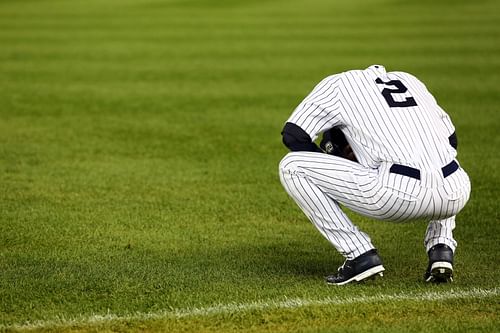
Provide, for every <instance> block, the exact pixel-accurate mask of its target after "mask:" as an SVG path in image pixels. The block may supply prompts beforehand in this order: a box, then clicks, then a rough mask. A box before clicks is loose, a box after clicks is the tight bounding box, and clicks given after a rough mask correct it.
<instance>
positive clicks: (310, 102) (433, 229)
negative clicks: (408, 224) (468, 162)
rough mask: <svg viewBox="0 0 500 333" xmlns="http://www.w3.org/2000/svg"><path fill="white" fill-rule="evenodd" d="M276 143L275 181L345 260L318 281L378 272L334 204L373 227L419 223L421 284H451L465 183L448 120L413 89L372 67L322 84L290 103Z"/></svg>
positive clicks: (366, 243) (404, 76)
mask: <svg viewBox="0 0 500 333" xmlns="http://www.w3.org/2000/svg"><path fill="white" fill-rule="evenodd" d="M321 134H322V135H323V136H322V141H321V142H320V146H319V147H318V146H317V145H316V143H315V140H316V139H317V138H318V137H319V136H320V135H321ZM282 135H283V143H284V144H285V145H286V146H287V147H288V148H289V149H290V150H291V152H290V153H288V154H287V155H286V156H285V157H284V158H283V159H282V160H281V162H280V165H279V173H280V180H281V183H282V184H283V186H284V188H285V190H286V191H287V193H288V194H289V195H290V196H291V197H292V198H293V199H294V200H295V202H296V203H297V204H298V206H299V207H300V208H301V209H302V211H303V212H304V213H305V214H306V216H307V217H308V218H309V219H310V220H311V222H312V223H313V224H314V225H315V226H316V228H317V229H318V230H319V231H320V233H321V234H322V235H323V236H324V237H326V239H327V240H328V241H329V242H330V243H331V244H332V245H333V246H334V247H335V248H336V249H337V250H338V251H339V252H340V253H341V254H342V255H343V256H344V257H345V262H344V264H343V265H342V266H341V267H339V269H338V272H337V273H336V274H334V275H331V276H328V277H327V278H326V282H327V283H329V284H336V285H343V284H346V283H349V282H352V281H362V280H364V279H367V278H369V277H375V276H376V275H380V276H382V274H383V273H382V272H383V271H384V270H385V269H384V266H383V264H382V260H381V259H380V257H379V255H378V253H377V250H376V248H375V246H374V245H373V243H372V241H371V239H370V237H369V236H368V235H367V234H366V233H364V232H363V231H361V230H360V229H359V228H357V227H356V226H355V225H354V224H353V223H352V221H351V220H350V219H349V218H348V217H347V216H346V214H345V213H344V212H343V211H342V209H341V206H340V205H342V206H345V207H347V208H349V209H351V210H353V211H354V212H357V213H359V214H362V215H365V216H368V217H370V218H375V219H380V220H390V221H405V220H409V219H415V218H427V219H429V220H430V222H429V225H428V227H427V231H426V234H425V238H424V245H425V248H426V250H427V253H428V257H429V265H428V267H427V270H426V272H425V276H424V277H425V280H426V281H429V282H450V281H452V278H453V254H454V251H455V248H456V246H457V242H456V241H455V240H454V239H453V229H454V228H455V216H456V215H457V214H458V213H459V212H460V210H461V209H462V208H463V207H464V206H465V204H466V202H467V201H468V199H469V195H470V182H469V178H468V176H467V174H466V172H465V171H464V170H463V169H462V168H461V167H460V164H459V163H458V161H457V159H456V156H457V143H458V142H457V136H456V134H455V128H454V126H453V124H452V122H451V120H450V117H449V116H448V115H447V114H446V113H445V112H444V111H443V109H441V107H440V106H439V105H438V104H437V103H436V100H435V99H434V97H433V96H432V95H431V93H430V92H429V91H428V90H427V89H426V87H425V85H424V84H423V83H422V82H421V81H419V80H418V79H417V78H416V77H414V76H413V75H411V74H408V73H405V72H386V70H385V68H384V67H383V66H380V65H373V66H370V67H368V68H367V69H365V70H352V71H348V72H344V73H340V74H336V75H332V76H329V77H327V78H325V79H324V80H322V81H321V82H320V83H319V84H318V85H317V86H316V87H315V88H314V89H313V91H312V92H311V93H310V94H309V95H308V96H307V97H306V98H305V99H304V100H303V101H302V102H301V103H300V104H299V105H298V107H297V108H296V109H295V111H294V112H293V113H292V115H291V116H290V118H289V119H288V120H287V122H286V124H285V126H284V128H283V132H282Z"/></svg>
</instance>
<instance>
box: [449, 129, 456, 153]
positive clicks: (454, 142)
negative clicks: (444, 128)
mask: <svg viewBox="0 0 500 333" xmlns="http://www.w3.org/2000/svg"><path fill="white" fill-rule="evenodd" d="M448 141H449V142H450V145H451V146H452V147H453V148H455V150H456V149H457V147H458V138H457V133H456V132H453V134H452V135H450V137H449V138H448Z"/></svg>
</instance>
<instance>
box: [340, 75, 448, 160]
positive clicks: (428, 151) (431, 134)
mask: <svg viewBox="0 0 500 333" xmlns="http://www.w3.org/2000/svg"><path fill="white" fill-rule="evenodd" d="M340 79H341V81H342V84H340V85H339V90H340V92H339V98H340V100H341V103H342V112H341V114H342V118H343V123H344V124H345V127H344V129H343V130H344V131H345V133H346V136H347V138H348V141H349V142H350V143H351V146H352V148H353V150H354V152H355V153H356V156H357V157H358V160H359V161H360V163H361V164H364V165H368V166H373V167H376V166H378V165H379V164H380V163H383V162H389V163H399V164H403V165H408V166H412V167H416V168H420V169H434V168H440V167H442V166H444V165H445V164H447V163H449V162H450V161H452V160H453V159H454V158H455V155H456V151H455V150H454V149H453V148H452V147H451V146H450V145H449V142H448V137H449V135H450V134H451V133H453V131H454V128H453V125H452V123H451V121H450V119H449V117H448V115H447V114H446V113H445V112H444V111H443V110H442V109H441V108H440V107H439V106H438V105H437V103H436V101H435V99H434V97H433V96H432V95H431V94H430V93H429V91H428V90H427V89H426V87H425V86H424V84H423V83H422V82H420V81H419V80H418V79H417V78H415V77H414V76H412V75H410V74H408V73H404V72H389V73H387V72H386V71H385V68H384V67H383V66H379V65H374V66H371V67H369V68H367V69H366V70H354V71H349V72H345V73H342V74H341V75H340Z"/></svg>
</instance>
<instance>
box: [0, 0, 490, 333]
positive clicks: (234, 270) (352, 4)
mask: <svg viewBox="0 0 500 333" xmlns="http://www.w3.org/2000/svg"><path fill="white" fill-rule="evenodd" d="M499 41H500V3H498V2H497V1H474V2H470V1H439V2H438V1H430V0H429V1H427V0H426V1H418V2H413V3H403V2H400V1H389V0H387V1H383V0H353V1H349V2H347V1H342V2H341V1H331V0H309V1H306V0H289V1H284V0H282V1H280V0H275V1H259V0H247V1H236V0H233V1H231V0H224V1H223V0H220V1H209V0H185V1H180V0H179V1H155V0H137V1H132V0H122V1H118V0H113V1H112V0H107V1H97V0H91V1H83V0H75V1H62V0H61V1H55V0H50V1H49V0H42V1H30V0H25V1H9V0H2V1H0V228H1V229H0V330H5V331H10V330H25V329H28V326H22V325H24V324H26V323H33V322H36V321H40V323H42V324H41V325H40V326H38V328H37V329H38V330H43V331H65V330H74V331H87V330H89V331H103V330H108V331H139V330H140V331H147V332H154V331H171V332H174V331H217V332H224V331H234V330H236V329H238V330H242V331H255V332H260V331H263V332H265V331H269V332H276V331H283V332H285V331H302V332H330V331H334V332H335V331H339V332H340V331H346V330H351V331H359V332H400V331H408V332H422V331H428V332H433V331H435V332H438V331H443V330H444V329H446V330H447V331H450V332H474V331H477V332H479V331H484V332H493V331H498V330H500V320H499V315H498V314H499V297H498V287H499V284H498V282H499V281H500V271H499V269H498V267H497V264H498V263H499V262H500V257H499V241H500V237H499V235H500V227H499V223H498V222H499V218H498V198H499V196H500V193H499V192H500V191H499V189H498V184H499V178H500V177H499V173H498V169H497V166H498V164H499V162H500V161H499V157H498V149H497V147H498V146H499V144H500V142H499V136H498V126H499V118H500V116H499V115H498V110H497V109H498V105H499V103H500V95H499V94H498V86H499V85H500V77H499V76H500V74H499V73H500V43H499ZM374 63H380V64H383V65H385V66H386V68H387V69H388V70H404V71H408V72H410V73H413V74H415V75H416V76H418V77H419V78H421V79H422V80H423V81H424V82H425V83H426V84H427V85H428V88H429V89H430V90H431V91H432V92H433V93H434V95H435V96H436V98H437V99H438V101H439V103H440V104H441V105H442V106H443V108H444V109H445V110H447V111H448V113H449V114H450V115H451V117H452V119H453V121H454V123H455V125H456V127H457V134H458V137H459V160H460V162H461V164H462V166H463V167H464V168H465V169H466V170H467V171H468V173H469V175H470V177H471V180H472V186H473V192H472V196H471V199H470V202H469V203H468V205H467V207H466V208H465V209H464V211H463V212H462V213H461V214H460V215H459V217H458V219H457V228H456V231H455V236H456V238H457V240H458V242H459V248H458V250H457V254H456V265H455V266H456V281H455V283H454V284H453V285H451V286H450V285H447V286H428V285H426V284H424V283H423V282H422V280H421V277H422V273H423V270H424V269H425V265H426V257H425V252H424V249H423V245H422V239H423V234H424V232H425V227H426V225H425V223H408V224H392V223H384V222H377V221H372V220H368V219H365V218H362V217H360V216H357V215H354V214H353V215H351V216H352V218H353V220H354V221H355V222H356V224H358V225H359V226H360V227H361V228H362V229H363V230H364V231H366V232H368V233H369V234H370V235H371V236H372V239H373V241H374V243H375V245H376V246H377V247H378V248H379V251H380V253H381V254H382V257H383V260H384V262H385V266H386V269H387V272H386V275H385V277H384V278H383V279H379V280H376V281H373V282H371V283H367V284H364V285H353V286H350V285H349V286H345V287H343V288H332V287H328V286H326V285H325V284H324V283H323V276H324V275H326V274H328V273H331V272H332V271H334V270H335V269H336V267H337V266H338V265H340V264H341V263H342V258H341V257H340V256H339V255H338V254H337V253H336V252H335V251H334V250H333V249H332V248H331V246H330V245H329V244H328V243H327V242H326V240H324V239H323V238H321V236H320V235H319V233H318V232H317V231H316V230H315V229H314V228H313V226H312V225H311V224H310V223H309V222H308V221H307V219H306V218H305V217H304V216H303V214H302V213H301V212H300V210H299V209H298V208H297V207H296V206H295V205H294V203H293V202H292V200H291V199H289V198H288V197H287V195H286V193H285V192H284V190H283V189H282V187H281V185H280V183H279V180H278V176H277V165H278V163H279V161H280V159H281V157H282V156H283V155H284V154H285V153H286V149H285V148H284V147H283V146H282V144H281V137H280V134H279V133H280V130H281V127H282V125H283V122H284V121H285V120H286V118H287V117H288V115H289V114H290V113H291V111H292V110H293V108H294V107H295V106H296V105H297V103H299V102H300V100H301V99H302V98H303V97H304V96H305V94H307V93H308V92H309V91H310V89H311V88H312V87H313V86H314V85H315V84H316V83H317V82H318V81H319V80H321V79H322V78H323V77H325V76H327V75H329V74H332V73H336V72H340V71H344V70H348V69H352V68H365V67H367V66H369V65H371V64H374ZM474 288H479V289H480V290H490V291H491V290H496V291H495V292H493V294H491V295H490V296H489V297H482V298H479V297H472V296H471V297H464V298H458V299H449V300H435V301H429V300H412V299H408V300H399V301H397V302H393V301H383V302H382V301H380V302H375V303H354V304H341V305H339V304H337V305H335V304H329V305H323V306H318V305H305V306H301V307H297V308H289V309H285V308H273V309H261V310H252V311H229V312H228V313H219V314H209V315H198V316H187V317H182V318H175V317H174V318H172V317H168V316H166V317H163V318H158V317H157V318H150V319H147V318H144V319H140V318H139V317H137V318H135V319H122V320H120V319H118V320H115V321H109V322H101V323H92V322H90V321H88V320H87V321H85V320H82V321H80V322H73V323H72V324H70V323H71V319H78V318H90V317H91V316H93V315H106V314H113V315H116V316H123V317H124V318H126V317H127V316H128V315H131V314H134V313H143V314H148V313H150V314H151V313H165V312H167V313H169V311H170V312H172V311H176V310H178V309H193V308H207V307H211V306H214V305H217V304H249V303H251V302H260V301H280V300H284V299H288V298H299V299H306V300H307V299H325V298H328V297H354V298H355V297H368V296H373V295H393V294H396V293H413V294H419V293H424V292H428V291H437V292H443V293H447V292H452V291H453V290H465V291H468V290H469V291H470V290H474ZM66 319H68V320H66ZM65 320H66V321H65ZM54 321H58V322H62V323H64V322H66V323H67V324H66V325H64V324H63V325H59V326H57V325H52V326H51V325H50V323H51V322H54ZM43 323H46V324H43ZM19 325H21V326H19Z"/></svg>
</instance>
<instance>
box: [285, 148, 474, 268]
mask: <svg viewBox="0 0 500 333" xmlns="http://www.w3.org/2000/svg"><path fill="white" fill-rule="evenodd" d="M390 166H391V165H390V164H387V165H385V164H382V165H381V167H380V168H378V169H371V168H367V167H364V166H362V165H361V164H359V163H355V162H352V161H349V160H347V159H344V158H340V157H337V156H332V155H327V154H322V153H313V152H291V153H289V154H287V155H286V156H285V157H284V158H283V159H282V160H281V162H280V165H279V172H280V180H281V183H282V184H283V186H284V188H285V190H286V191H287V193H288V194H289V195H290V196H291V197H292V198H293V199H294V200H295V202H296V203H297V204H298V205H299V207H300V208H301V209H302V211H303V212H304V213H305V215H306V216H307V217H308V218H309V219H310V220H311V222H312V223H313V224H314V225H315V226H316V228H317V229H318V230H319V231H320V233H321V234H322V235H323V236H324V237H326V239H328V241H329V242H330V243H331V244H332V245H333V246H334V247H335V248H336V249H337V250H338V251H339V252H340V253H341V254H342V255H343V256H345V257H346V258H347V259H353V258H355V257H357V256H359V255H361V254H363V253H364V252H366V251H369V250H371V249H373V248H374V246H373V244H372V242H371V240H370V237H369V236H368V235H367V234H365V233H364V232H362V231H361V230H359V229H358V228H357V227H356V226H355V225H354V224H353V223H352V221H351V220H350V219H349V218H348V217H347V215H346V214H345V213H344V212H343V211H342V209H341V207H340V205H339V204H342V205H343V206H345V207H347V208H349V209H351V210H353V211H355V212H357V213H359V214H361V215H364V216H368V217H370V218H375V219H380V220H389V221H405V220H409V219H416V218H429V219H430V222H429V225H428V227H427V231H426V234H425V238H424V245H425V247H426V249H427V250H429V249H430V248H431V247H432V246H434V245H436V244H438V243H441V244H446V245H448V246H450V247H451V248H452V249H453V251H454V250H455V248H456V245H457V243H456V241H455V240H454V239H453V229H454V228H455V215H456V214H458V212H459V211H460V210H461V209H462V208H463V207H464V206H465V204H466V202H467V200H468V199H469V195H470V182H469V178H468V176H467V174H466V173H465V171H464V170H463V169H461V168H459V169H458V170H457V171H455V172H454V173H453V174H451V175H449V176H448V177H446V178H443V175H442V173H441V170H439V169H438V170H435V171H432V172H425V171H423V170H421V180H417V179H414V178H411V177H407V176H404V175H399V174H394V173H390V172H389V168H390Z"/></svg>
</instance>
